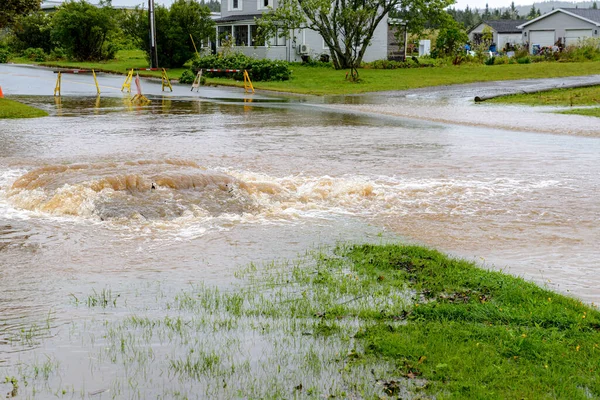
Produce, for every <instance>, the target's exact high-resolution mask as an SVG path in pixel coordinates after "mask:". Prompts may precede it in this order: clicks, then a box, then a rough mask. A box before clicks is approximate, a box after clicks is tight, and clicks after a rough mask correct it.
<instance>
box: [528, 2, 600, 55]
mask: <svg viewBox="0 0 600 400" xmlns="http://www.w3.org/2000/svg"><path fill="white" fill-rule="evenodd" d="M519 28H521V29H522V30H523V43H529V51H530V52H532V51H533V47H534V46H535V45H538V46H539V47H550V46H554V45H555V44H558V43H560V44H562V45H564V46H572V45H577V43H578V42H579V41H580V40H581V39H585V38H595V37H598V30H599V29H600V10H594V9H585V8H557V9H556V10H554V11H551V12H549V13H547V14H544V15H542V16H541V17H537V18H536V19H533V20H531V21H529V22H526V23H524V24H522V25H519Z"/></svg>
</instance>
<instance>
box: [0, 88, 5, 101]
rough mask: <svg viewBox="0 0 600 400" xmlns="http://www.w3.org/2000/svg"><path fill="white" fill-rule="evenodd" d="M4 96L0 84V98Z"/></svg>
mask: <svg viewBox="0 0 600 400" xmlns="http://www.w3.org/2000/svg"><path fill="white" fill-rule="evenodd" d="M2 98H4V93H2V86H0V99H2Z"/></svg>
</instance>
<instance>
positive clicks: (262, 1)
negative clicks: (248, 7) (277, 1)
mask: <svg viewBox="0 0 600 400" xmlns="http://www.w3.org/2000/svg"><path fill="white" fill-rule="evenodd" d="M256 2H257V3H256V9H257V10H266V9H267V8H269V7H273V0H256Z"/></svg>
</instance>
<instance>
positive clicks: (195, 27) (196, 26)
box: [123, 0, 215, 67]
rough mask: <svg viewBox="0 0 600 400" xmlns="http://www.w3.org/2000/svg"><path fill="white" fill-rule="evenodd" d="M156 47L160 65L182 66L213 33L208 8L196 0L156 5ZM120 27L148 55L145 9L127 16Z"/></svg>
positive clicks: (137, 10) (148, 43)
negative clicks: (167, 6)
mask: <svg viewBox="0 0 600 400" xmlns="http://www.w3.org/2000/svg"><path fill="white" fill-rule="evenodd" d="M154 19H155V22H156V51H157V53H158V65H159V66H160V67H181V66H182V65H183V64H185V63H186V62H187V61H188V60H190V59H191V58H193V57H194V54H195V49H194V45H193V43H192V41H191V39H190V35H192V37H193V38H194V42H195V43H196V45H197V46H200V43H201V42H202V41H204V40H206V39H207V38H210V37H212V36H214V33H215V31H214V22H213V21H212V19H211V18H210V10H209V9H208V7H207V6H204V5H202V4H200V3H199V2H197V1H196V0H177V1H175V2H174V3H173V4H172V5H171V8H170V9H168V8H166V7H163V6H156V8H155V10H154ZM123 29H124V30H125V31H126V32H127V33H129V34H130V35H132V36H133V37H135V38H136V39H137V44H138V45H139V46H140V47H142V49H144V51H145V52H146V54H147V55H148V57H150V41H149V38H148V32H149V26H148V12H147V11H144V10H141V9H139V8H138V9H136V10H135V11H134V12H133V13H130V14H129V15H128V17H127V18H126V21H125V25H124V26H123Z"/></svg>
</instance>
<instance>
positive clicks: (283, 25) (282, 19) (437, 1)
mask: <svg viewBox="0 0 600 400" xmlns="http://www.w3.org/2000/svg"><path fill="white" fill-rule="evenodd" d="M446 5H448V3H447V2H446V0H432V1H429V0H420V1H418V2H416V1H414V2H408V1H406V2H405V1H403V0H345V1H341V2H340V1H334V0H309V1H306V0H302V1H301V0H281V1H280V2H279V3H278V7H277V8H276V9H274V10H271V11H270V12H268V13H265V14H263V16H262V18H259V19H258V20H257V24H258V26H259V34H260V35H261V36H263V37H264V38H272V37H274V36H276V35H280V36H286V37H287V36H289V35H290V34H289V33H290V32H293V33H292V35H294V34H295V32H296V31H297V30H298V29H303V28H309V29H312V30H315V31H317V32H319V34H320V35H321V36H322V37H323V40H324V42H325V44H326V45H327V47H328V48H329V53H330V55H331V59H332V63H333V66H334V68H335V69H343V68H351V69H352V70H353V72H352V74H351V76H354V75H355V73H356V72H357V71H356V68H357V67H358V66H359V65H360V64H361V62H362V59H363V56H364V54H365V52H366V50H367V48H368V46H369V45H370V44H371V40H372V38H373V34H374V32H375V29H376V28H377V26H378V25H379V23H380V22H381V21H382V19H383V18H384V17H385V16H386V15H387V14H388V13H389V12H390V11H391V10H395V9H402V10H404V12H405V13H407V14H408V13H409V12H414V13H415V14H416V10H417V9H420V10H421V12H422V13H427V12H429V11H430V10H438V9H440V8H443V7H445V6H446ZM419 21H421V20H419ZM416 25H417V22H415V26H416ZM294 39H295V38H294Z"/></svg>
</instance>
